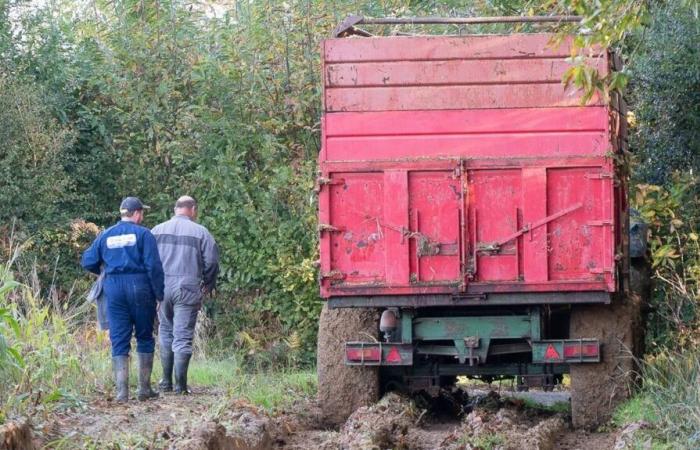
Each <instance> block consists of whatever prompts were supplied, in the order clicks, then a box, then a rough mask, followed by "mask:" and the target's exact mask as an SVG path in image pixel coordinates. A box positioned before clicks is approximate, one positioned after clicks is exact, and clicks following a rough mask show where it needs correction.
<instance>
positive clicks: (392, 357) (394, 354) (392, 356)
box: [386, 347, 401, 363]
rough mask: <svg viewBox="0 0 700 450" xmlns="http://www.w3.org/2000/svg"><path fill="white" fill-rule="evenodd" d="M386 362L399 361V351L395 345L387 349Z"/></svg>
mask: <svg viewBox="0 0 700 450" xmlns="http://www.w3.org/2000/svg"><path fill="white" fill-rule="evenodd" d="M386 362H388V363H400V362H401V353H399V349H398V348H396V347H391V349H390V350H389V353H388V354H387V355H386Z"/></svg>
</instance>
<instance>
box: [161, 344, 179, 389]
mask: <svg viewBox="0 0 700 450" xmlns="http://www.w3.org/2000/svg"><path fill="white" fill-rule="evenodd" d="M174 358H175V354H174V353H173V351H172V350H170V349H168V348H162V347H161V349H160V365H161V366H163V378H161V379H160V381H159V382H158V387H159V388H160V391H161V392H172V391H173V360H174Z"/></svg>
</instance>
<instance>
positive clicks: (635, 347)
mask: <svg viewBox="0 0 700 450" xmlns="http://www.w3.org/2000/svg"><path fill="white" fill-rule="evenodd" d="M641 333H642V323H641V305H640V302H639V298H638V297H637V296H630V297H627V298H626V301H624V302H622V301H618V302H615V301H613V303H612V304H610V305H585V306H584V305H582V306H575V307H574V308H573V309H572V313H571V338H579V337H590V336H596V337H598V339H600V342H601V344H602V349H601V362H600V363H599V364H572V365H571V416H572V422H573V425H574V426H575V427H577V428H585V429H594V428H596V427H598V426H600V425H602V424H603V423H605V422H606V421H607V420H609V419H610V417H611V415H612V412H613V410H614V409H615V407H616V406H617V405H618V404H620V402H622V401H624V400H625V399H627V398H629V395H630V393H631V389H632V387H633V384H634V382H635V378H636V373H637V372H636V365H635V359H634V358H635V356H638V355H639V352H640V350H641V349H640V335H641Z"/></svg>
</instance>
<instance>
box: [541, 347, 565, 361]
mask: <svg viewBox="0 0 700 450" xmlns="http://www.w3.org/2000/svg"><path fill="white" fill-rule="evenodd" d="M544 359H561V356H560V355H559V352H558V351H557V349H556V348H554V346H553V345H552V344H549V345H548V346H547V350H546V351H545V352H544Z"/></svg>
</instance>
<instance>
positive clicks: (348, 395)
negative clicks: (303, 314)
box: [316, 305, 379, 425]
mask: <svg viewBox="0 0 700 450" xmlns="http://www.w3.org/2000/svg"><path fill="white" fill-rule="evenodd" d="M378 331H379V313H378V311H377V310H375V309H360V308H338V309H329V308H328V306H327V305H324V306H323V310H322V311H321V318H320V321H319V329H318V342H317V344H318V347H317V353H316V355H317V356H316V358H317V371H318V401H319V405H320V407H321V412H322V414H323V418H324V420H325V421H326V422H327V423H328V424H332V425H339V424H341V423H343V422H344V421H345V420H346V419H347V418H348V417H349V416H350V414H352V413H353V412H354V411H355V410H356V409H357V408H359V407H361V406H367V405H370V404H372V403H374V402H376V401H377V400H379V370H378V368H377V367H359V366H354V367H353V366H346V365H345V361H344V352H345V343H346V342H348V341H361V340H363V341H366V340H368V339H372V338H375V337H376V336H377V334H378Z"/></svg>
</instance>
